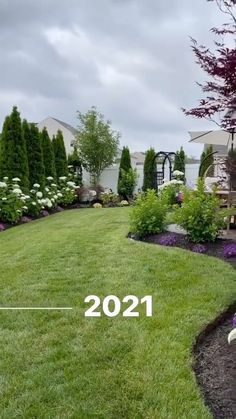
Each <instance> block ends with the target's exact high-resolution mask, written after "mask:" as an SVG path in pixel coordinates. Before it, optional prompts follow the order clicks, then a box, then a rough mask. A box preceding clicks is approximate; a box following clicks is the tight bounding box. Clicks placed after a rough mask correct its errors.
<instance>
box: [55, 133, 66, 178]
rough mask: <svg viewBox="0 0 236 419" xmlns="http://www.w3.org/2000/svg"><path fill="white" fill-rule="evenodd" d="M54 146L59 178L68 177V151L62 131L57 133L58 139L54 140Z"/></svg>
mask: <svg viewBox="0 0 236 419" xmlns="http://www.w3.org/2000/svg"><path fill="white" fill-rule="evenodd" d="M52 145H53V150H54V157H55V169H56V174H57V178H59V177H60V176H67V175H68V167H67V157H66V149H65V144H64V140H63V135H62V132H61V131H60V130H58V131H57V135H56V137H55V136H54V137H53V139H52Z"/></svg>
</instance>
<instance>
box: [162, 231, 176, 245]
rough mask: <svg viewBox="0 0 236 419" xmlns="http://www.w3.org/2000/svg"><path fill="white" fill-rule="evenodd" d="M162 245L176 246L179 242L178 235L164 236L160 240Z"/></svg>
mask: <svg viewBox="0 0 236 419" xmlns="http://www.w3.org/2000/svg"><path fill="white" fill-rule="evenodd" d="M159 244H161V245H162V246H175V245H176V244H177V237H176V236H175V235H174V234H168V235H166V236H163V237H161V238H160V240H159Z"/></svg>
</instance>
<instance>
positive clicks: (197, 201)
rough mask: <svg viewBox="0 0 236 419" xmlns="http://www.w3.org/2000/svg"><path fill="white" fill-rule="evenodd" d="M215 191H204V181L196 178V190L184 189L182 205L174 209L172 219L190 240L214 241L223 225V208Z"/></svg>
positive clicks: (224, 213)
mask: <svg viewBox="0 0 236 419" xmlns="http://www.w3.org/2000/svg"><path fill="white" fill-rule="evenodd" d="M219 204H220V200H219V198H218V197H217V195H216V193H215V191H213V192H212V193H206V192H205V190H204V181H202V180H201V179H199V180H198V185H197V190H194V191H193V190H188V189H185V191H184V200H183V203H182V207H180V208H178V209H176V212H175V215H174V219H175V222H177V224H179V225H180V226H181V227H183V228H184V229H185V230H186V231H187V234H188V237H189V239H190V240H191V241H193V242H195V243H204V242H212V241H214V240H215V239H216V238H217V236H218V235H219V233H220V230H221V229H222V228H223V226H224V217H225V215H226V211H225V210H221V209H220V206H219Z"/></svg>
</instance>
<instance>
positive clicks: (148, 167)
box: [143, 148, 156, 191]
mask: <svg viewBox="0 0 236 419" xmlns="http://www.w3.org/2000/svg"><path fill="white" fill-rule="evenodd" d="M155 155H156V153H155V150H154V148H150V149H149V150H147V152H146V155H145V160H144V166H143V191H147V190H148V189H155V188H156V179H155V173H156V161H155Z"/></svg>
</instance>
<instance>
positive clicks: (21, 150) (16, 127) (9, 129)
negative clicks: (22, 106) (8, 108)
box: [0, 106, 29, 189]
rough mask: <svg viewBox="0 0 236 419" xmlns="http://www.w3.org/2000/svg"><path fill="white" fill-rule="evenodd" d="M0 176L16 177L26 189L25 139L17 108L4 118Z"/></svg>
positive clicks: (27, 183)
mask: <svg viewBox="0 0 236 419" xmlns="http://www.w3.org/2000/svg"><path fill="white" fill-rule="evenodd" d="M0 176H1V178H3V177H4V176H8V177H9V178H14V177H18V178H20V180H21V185H22V187H23V188H26V189H27V188H28V185H29V181H28V177H29V169H28V160H27V152H26V143H25V138H24V136H23V133H22V126H21V118H20V113H19V112H18V110H17V107H16V106H14V107H13V110H12V113H11V114H10V115H9V116H7V117H6V119H5V122H4V124H3V130H2V135H1V155H0Z"/></svg>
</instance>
